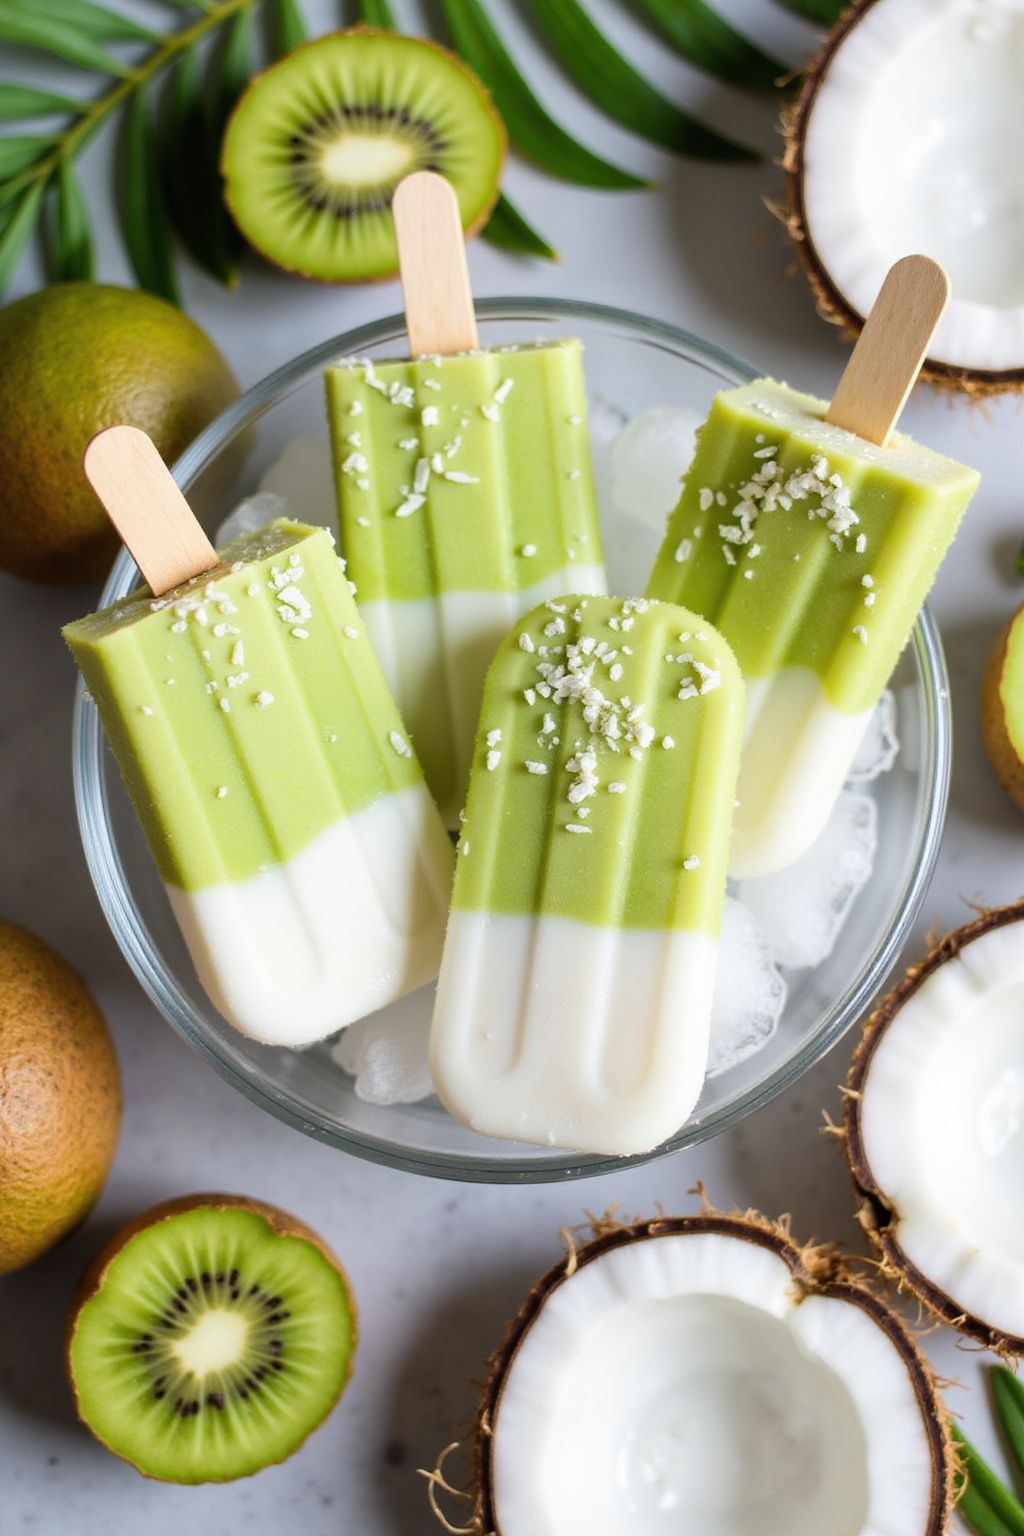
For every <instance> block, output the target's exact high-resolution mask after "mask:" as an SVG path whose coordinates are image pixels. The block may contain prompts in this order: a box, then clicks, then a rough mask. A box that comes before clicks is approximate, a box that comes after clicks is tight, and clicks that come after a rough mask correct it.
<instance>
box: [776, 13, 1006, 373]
mask: <svg viewBox="0 0 1024 1536" xmlns="http://www.w3.org/2000/svg"><path fill="white" fill-rule="evenodd" d="M877 3H878V0H854V3H853V4H852V5H851V6H850V7H849V8H848V9H847V10H845V11H844V12H843V14H842V15H841V16H840V18H839V20H838V21H837V22H836V23H835V25H834V26H833V27H832V29H831V30H830V31H829V32H828V33H826V35H825V38H824V40H823V42H822V44H821V47H820V49H819V51H818V53H817V54H816V55H815V57H814V59H813V60H812V62H811V63H810V64H809V65H808V67H807V69H806V71H805V72H804V77H803V85H802V87H801V90H800V93H799V95H798V96H797V98H796V101H795V102H794V103H793V104H792V106H791V107H789V108H787V109H786V111H785V112H784V113H783V116H782V123H781V130H782V136H783V139H784V141H785V150H784V153H783V157H782V169H783V171H784V172H785V177H786V184H785V194H784V201H783V206H782V208H781V209H780V210H779V212H780V213H781V216H782V219H783V222H784V224H785V226H786V230H787V233H788V234H789V238H790V240H791V241H792V244H793V248H794V250H795V251H796V254H797V257H798V259H799V262H800V265H801V267H802V268H803V271H804V276H805V277H806V278H807V281H808V283H809V284H810V287H811V292H812V293H813V295H814V302H815V305H816V307H817V310H818V314H819V315H820V316H821V318H822V319H823V320H827V321H828V323H829V324H830V325H835V326H837V327H838V328H839V330H840V331H841V332H842V333H843V335H844V336H845V337H846V338H847V339H848V340H850V341H855V340H856V339H857V337H858V336H859V335H860V332H861V329H862V327H863V325H864V316H863V315H861V314H858V312H857V310H855V309H854V308H853V306H852V305H851V304H849V303H848V302H847V300H846V299H845V298H844V297H843V295H842V294H841V293H840V292H839V290H838V288H837V287H836V285H835V283H834V282H833V281H832V277H831V274H830V273H829V270H828V267H827V266H826V264H825V262H824V260H823V259H822V257H821V254H820V252H819V251H818V249H817V247H816V246H815V244H814V240H813V238H812V236H811V231H810V227H809V225H808V222H807V210H806V206H805V203H804V137H805V135H806V132H807V125H808V123H809V121H810V117H811V111H812V109H813V107H814V103H815V100H816V99H817V95H818V92H819V90H820V89H821V86H822V84H823V82H824V79H825V77H826V75H827V74H828V70H829V68H830V66H831V64H832V59H833V57H834V55H835V53H836V50H837V49H838V48H839V46H840V44H841V43H843V42H844V41H845V40H846V38H847V37H848V36H849V34H850V33H851V32H852V31H853V29H854V28H855V27H856V26H857V25H858V24H859V22H861V21H862V20H863V18H864V16H865V14H866V12H868V11H869V10H871V8H872V6H874V5H876V4H877ZM920 377H921V379H922V380H923V381H924V382H925V383H927V384H933V385H935V386H936V387H937V388H939V389H943V390H951V391H956V392H957V393H959V394H965V395H967V396H969V397H971V398H974V399H982V398H984V397H986V396H990V395H999V394H1005V393H1006V392H1007V391H1010V390H1024V367H1022V368H1010V369H1002V370H997V369H985V368H962V367H956V366H955V365H953V364H951V363H943V362H939V361H938V360H937V359H935V358H926V359H925V362H924V366H923V367H922V369H921V373H920Z"/></svg>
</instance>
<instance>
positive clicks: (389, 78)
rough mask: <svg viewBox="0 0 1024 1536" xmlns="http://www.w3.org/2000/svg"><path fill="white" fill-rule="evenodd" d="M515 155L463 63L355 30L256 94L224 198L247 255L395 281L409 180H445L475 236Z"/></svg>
mask: <svg viewBox="0 0 1024 1536" xmlns="http://www.w3.org/2000/svg"><path fill="white" fill-rule="evenodd" d="M505 143H506V138H505V129H504V125H503V124H502V122H501V119H500V118H499V117H498V115H497V113H496V112H495V110H494V107H493V106H492V105H491V99H490V97H489V95H488V93H487V90H486V88H485V87H484V85H483V84H482V83H481V81H480V80H479V79H478V78H477V76H476V75H475V74H474V73H473V72H472V70H470V69H468V68H467V67H466V65H465V64H463V63H462V61H461V60H460V59H458V58H456V57H455V55H454V54H452V53H449V52H448V51H447V49H444V48H439V47H438V46H437V45H436V44H434V43H429V42H426V41H424V40H423V39H421V38H415V37H403V36H401V35H399V34H398V33H395V32H380V31H374V30H373V29H371V28H366V27H356V28H353V29H352V30H350V31H347V32H336V33H333V34H330V35H328V36H327V37H320V38H316V39H315V40H314V41H313V42H310V43H306V44H304V45H303V46H302V47H301V48H297V49H295V51H294V52H293V53H290V54H288V56H287V57H286V58H284V59H282V60H281V61H280V62H279V63H277V64H275V65H273V67H272V68H270V69H268V70H266V71H265V72H264V73H263V74H261V75H259V76H257V78H256V79H255V80H254V81H253V82H252V84H251V85H250V86H249V88H248V90H246V91H245V93H244V94H243V95H242V97H241V99H240V100H239V102H238V105H237V106H236V107H235V110H234V113H233V114H232V116H231V119H230V121H229V122H228V126H227V131H226V133H225V136H224V144H223V148H222V151H221V173H222V175H223V177H224V196H225V199H226V201H227V205H228V207H229V209H230V210H231V214H232V216H233V218H234V219H235V222H236V223H237V225H238V227H239V229H240V230H241V231H242V233H243V235H244V236H245V237H246V239H247V240H248V241H249V243H250V245H252V246H254V247H255V249H256V250H258V251H259V252H260V253H261V254H262V255H264V256H266V257H267V258H268V260H270V261H272V262H274V263H276V264H277V265H278V266H280V267H284V268H286V269H287V270H288V271H292V272H298V273H301V274H302V275H304V276H306V277H315V278H319V279H321V280H322V281H324V282H340V283H348V282H359V281H362V280H365V279H367V278H384V277H390V276H392V275H393V274H394V273H395V272H397V270H398V250H397V246H396V244H395V229H394V221H393V220H392V217H391V198H392V195H393V193H394V190H395V187H396V186H397V185H398V183H399V182H400V181H401V180H402V179H403V177H405V176H408V175H409V174H410V173H411V172H412V171H422V170H429V171H437V172H439V173H440V174H441V175H442V176H445V177H447V179H448V180H449V181H450V182H451V184H452V186H453V187H454V188H455V191H456V194H457V195H458V199H459V208H460V211H461V214H462V225H463V228H464V229H465V231H466V233H467V235H470V234H474V233H475V232H476V230H478V229H479V228H480V226H481V225H482V224H483V222H484V220H485V219H486V218H487V215H488V214H489V213H490V211H491V209H492V208H493V206H494V203H495V201H496V199H497V196H498V182H499V179H500V176H501V166H502V161H503V160H504V156H505Z"/></svg>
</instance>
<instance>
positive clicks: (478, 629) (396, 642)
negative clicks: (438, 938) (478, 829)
mask: <svg viewBox="0 0 1024 1536" xmlns="http://www.w3.org/2000/svg"><path fill="white" fill-rule="evenodd" d="M606 590H607V587H606V583H605V575H604V569H603V567H602V566H597V565H584V564H583V563H582V562H581V563H580V564H578V565H576V564H574V565H568V566H566V567H564V568H563V569H562V570H559V571H555V572H553V573H552V574H551V575H550V576H547V577H545V579H544V580H543V581H538V582H535V583H534V585H533V586H532V587H524V588H523V589H522V590H521V591H519V592H465V591H463V592H441V593H439V594H438V596H437V597H427V598H410V599H407V600H404V601H397V602H389V601H384V600H382V599H374V600H372V601H370V602H365V603H362V602H361V603H360V605H359V612H360V614H361V616H362V619H363V623H364V624H365V625H366V630H367V633H368V634H369V637H370V640H371V642H372V644H373V648H374V651H375V652H376V654H377V659H378V660H379V662H380V664H381V667H382V668H383V671H384V675H385V677H386V678H387V680H388V682H389V684H390V685H391V690H392V692H393V693H394V695H395V698H396V699H397V701H398V707H399V709H400V710H401V712H402V718H403V719H404V720H405V723H406V725H407V726H408V728H409V733H410V735H411V736H412V739H413V743H414V745H415V746H416V748H417V751H419V753H420V756H421V757H424V756H426V757H427V758H428V760H429V754H425V753H424V751H423V742H424V740H426V739H427V738H428V737H429V735H430V734H431V732H433V733H434V734H435V735H436V734H437V733H438V732H440V733H442V734H443V736H444V737H445V739H446V746H445V752H447V751H448V750H449V747H448V745H447V743H449V742H450V743H453V746H452V748H451V750H452V752H453V756H454V759H455V767H456V773H455V778H456V782H457V785H458V788H457V790H456V791H455V793H454V794H453V795H452V796H451V797H450V799H449V802H448V803H447V804H446V805H442V807H441V814H442V816H443V817H444V820H445V823H446V825H448V826H450V827H457V826H458V816H459V812H460V811H461V809H462V806H463V803H464V800H465V789H466V784H467V783H468V781H469V769H470V764H471V763H472V761H473V742H474V738H475V736H476V727H477V721H478V718H479V714H480V700H481V698H482V697H483V691H484V677H485V675H486V673H487V669H488V667H489V666H490V664H491V662H492V661H493V660H494V654H495V652H496V651H497V649H498V646H499V645H500V644H501V641H502V640H503V639H504V638H505V636H506V635H507V634H508V632H509V630H510V629H511V628H512V626H513V624H515V623H517V621H518V620H519V619H521V618H522V616H523V614H525V613H529V612H530V609H531V608H536V606H537V604H538V603H543V602H545V601H546V600H547V599H548V598H549V597H561V596H562V595H564V594H565V593H566V592H574V593H575V592H604V591H606Z"/></svg>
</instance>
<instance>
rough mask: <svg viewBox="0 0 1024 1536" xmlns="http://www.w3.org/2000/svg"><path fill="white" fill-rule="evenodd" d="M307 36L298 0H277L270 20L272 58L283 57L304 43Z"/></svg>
mask: <svg viewBox="0 0 1024 1536" xmlns="http://www.w3.org/2000/svg"><path fill="white" fill-rule="evenodd" d="M307 36H308V33H307V31H306V23H305V21H304V20H303V17H302V12H301V10H300V9H299V3H298V0H277V4H276V5H275V7H274V10H273V13H272V15H271V20H270V55H271V58H274V59H280V58H283V57H284V55H285V54H286V53H291V51H292V49H293V48H297V47H298V46H299V44H300V43H304V42H305V41H306V38H307Z"/></svg>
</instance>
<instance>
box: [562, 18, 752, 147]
mask: <svg viewBox="0 0 1024 1536" xmlns="http://www.w3.org/2000/svg"><path fill="white" fill-rule="evenodd" d="M533 9H534V11H535V12H536V14H537V19H538V20H539V22H540V24H541V26H542V27H543V29H544V32H545V34H546V35H547V38H548V41H549V42H550V43H551V46H552V47H553V49H554V50H555V52H556V53H557V55H558V57H559V58H560V60H561V61H562V64H563V65H564V67H565V69H566V70H567V71H568V73H569V74H570V75H571V76H572V77H573V79H574V80H575V81H576V84H577V85H578V86H579V87H580V89H581V90H582V91H583V93H584V95H586V96H589V98H590V100H591V101H593V102H594V103H595V105H597V106H599V107H600V108H601V110H602V111H603V112H606V113H607V114H608V116H609V117H611V118H614V120H615V121H616V122H618V123H621V124H622V125H623V127H624V128H629V129H630V130H631V131H632V132H633V133H636V134H639V135H640V137H641V138H644V139H650V140H651V141H652V143H654V144H660V145H661V146H662V148H663V149H671V150H674V151H675V152H676V153H677V154H684V155H694V156H696V157H697V158H698V159H701V160H719V161H742V160H757V159H758V158H759V156H758V155H756V154H755V153H754V151H753V150H750V149H745V148H744V147H743V146H742V145H741V144H734V143H733V142H732V140H731V139H726V138H723V137H722V136H721V134H718V133H715V131H714V129H712V128H706V127H705V126H704V124H703V123H700V122H698V121H697V119H696V118H694V117H691V116H690V114H689V113H688V112H684V111H683V110H682V108H681V107H677V106H675V105H674V104H673V103H672V102H670V101H667V100H666V99H665V97H664V96H662V95H660V94H659V92H658V91H656V90H655V89H654V87H653V86H652V85H651V84H649V82H648V81H646V80H645V79H644V77H643V76H642V75H640V74H638V73H637V71H636V70H635V69H634V68H633V66H632V65H631V64H629V63H627V62H626V60H625V59H624V58H623V57H622V55H621V54H620V53H619V51H618V49H617V48H616V47H615V46H614V44H613V43H611V42H609V40H608V38H606V37H605V35H604V33H603V32H602V31H601V30H600V29H599V28H598V27H596V26H595V25H594V23H593V21H592V20H591V18H590V16H589V15H588V14H587V12H586V11H585V10H584V9H583V7H582V6H581V5H579V4H578V3H577V0H533Z"/></svg>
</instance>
